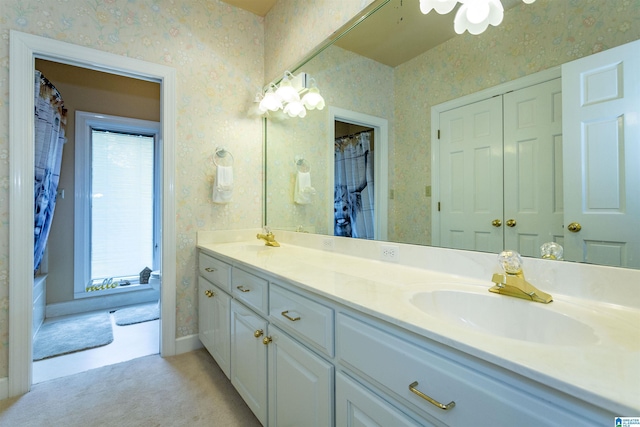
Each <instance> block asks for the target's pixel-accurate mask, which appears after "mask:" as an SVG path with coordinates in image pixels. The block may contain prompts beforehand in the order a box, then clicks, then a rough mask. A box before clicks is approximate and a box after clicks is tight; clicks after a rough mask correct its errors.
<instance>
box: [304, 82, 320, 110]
mask: <svg viewBox="0 0 640 427" xmlns="http://www.w3.org/2000/svg"><path fill="white" fill-rule="evenodd" d="M302 104H304V106H305V107H307V110H315V109H316V108H317V109H318V110H322V109H323V108H324V98H323V97H322V95H320V91H319V90H318V88H317V87H312V88H311V89H309V92H307V93H306V94H305V95H304V96H303V97H302Z"/></svg>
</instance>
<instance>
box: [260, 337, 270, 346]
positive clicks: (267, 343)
mask: <svg viewBox="0 0 640 427" xmlns="http://www.w3.org/2000/svg"><path fill="white" fill-rule="evenodd" d="M271 341H273V338H271V337H264V338H262V344H264V345H269V343H270V342H271Z"/></svg>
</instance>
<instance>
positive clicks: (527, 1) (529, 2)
mask: <svg viewBox="0 0 640 427" xmlns="http://www.w3.org/2000/svg"><path fill="white" fill-rule="evenodd" d="M522 1H523V2H525V3H526V4H531V3H533V2H534V1H536V0H522Z"/></svg>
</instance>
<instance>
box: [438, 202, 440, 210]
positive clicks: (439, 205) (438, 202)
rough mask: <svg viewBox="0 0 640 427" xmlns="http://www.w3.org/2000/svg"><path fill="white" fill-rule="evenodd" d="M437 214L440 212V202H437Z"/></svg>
mask: <svg viewBox="0 0 640 427" xmlns="http://www.w3.org/2000/svg"><path fill="white" fill-rule="evenodd" d="M438 212H440V202H438Z"/></svg>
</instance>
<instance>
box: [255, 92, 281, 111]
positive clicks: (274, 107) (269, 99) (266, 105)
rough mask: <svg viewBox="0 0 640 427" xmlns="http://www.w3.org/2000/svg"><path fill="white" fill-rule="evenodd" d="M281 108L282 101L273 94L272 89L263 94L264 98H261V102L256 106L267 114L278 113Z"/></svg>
mask: <svg viewBox="0 0 640 427" xmlns="http://www.w3.org/2000/svg"><path fill="white" fill-rule="evenodd" d="M281 108H282V101H281V100H280V98H279V97H278V96H277V95H276V94H275V92H274V91H273V89H271V88H269V90H267V93H265V94H264V98H262V101H260V104H259V105H258V109H259V110H262V111H264V112H267V111H278V110H279V109H281Z"/></svg>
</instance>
